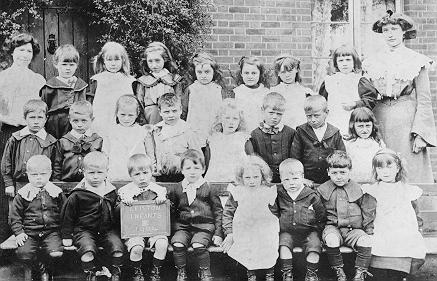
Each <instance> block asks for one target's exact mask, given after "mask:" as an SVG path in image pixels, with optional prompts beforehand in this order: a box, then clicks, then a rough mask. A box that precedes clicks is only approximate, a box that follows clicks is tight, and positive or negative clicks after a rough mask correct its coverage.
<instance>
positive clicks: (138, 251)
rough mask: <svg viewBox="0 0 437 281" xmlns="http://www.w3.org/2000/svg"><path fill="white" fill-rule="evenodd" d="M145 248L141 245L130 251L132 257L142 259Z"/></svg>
mask: <svg viewBox="0 0 437 281" xmlns="http://www.w3.org/2000/svg"><path fill="white" fill-rule="evenodd" d="M143 251H144V248H143V247H142V246H140V245H135V246H133V247H132V249H131V250H130V256H131V257H142V256H143Z"/></svg>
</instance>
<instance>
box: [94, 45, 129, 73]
mask: <svg viewBox="0 0 437 281" xmlns="http://www.w3.org/2000/svg"><path fill="white" fill-rule="evenodd" d="M106 55H112V56H115V57H116V58H121V60H122V65H121V69H120V72H121V73H123V74H125V75H130V61H129V55H128V53H127V51H126V49H125V48H124V47H123V45H121V44H120V43H117V42H112V41H110V42H106V43H105V45H103V47H102V50H101V51H100V52H99V54H98V55H97V56H96V57H95V58H94V63H93V67H94V72H95V73H100V72H103V71H106V67H105V57H106Z"/></svg>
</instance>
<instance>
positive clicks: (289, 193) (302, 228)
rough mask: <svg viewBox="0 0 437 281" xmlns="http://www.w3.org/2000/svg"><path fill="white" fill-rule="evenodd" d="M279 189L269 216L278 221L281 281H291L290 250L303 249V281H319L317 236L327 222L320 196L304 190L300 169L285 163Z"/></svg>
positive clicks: (294, 163)
mask: <svg viewBox="0 0 437 281" xmlns="http://www.w3.org/2000/svg"><path fill="white" fill-rule="evenodd" d="M279 173H280V175H281V182H282V185H278V197H276V202H275V205H273V207H272V208H271V210H272V212H273V213H274V214H275V215H277V216H278V217H279V226H280V231H279V261H280V266H281V271H282V280H283V281H292V280H293V271H292V269H293V260H292V259H293V248H294V247H295V246H300V247H303V250H304V253H305V257H306V263H307V272H306V275H305V281H318V280H319V278H318V276H317V271H318V265H319V259H320V254H321V252H322V242H321V241H320V234H321V232H322V230H323V227H324V225H325V222H326V210H325V206H323V203H322V200H321V199H320V196H319V194H318V193H317V192H316V191H315V190H313V189H311V188H310V187H307V186H305V184H304V180H305V179H304V177H303V175H304V170H303V165H302V163H301V162H300V161H299V160H296V159H291V158H289V159H285V160H284V161H282V163H281V164H280V165H279Z"/></svg>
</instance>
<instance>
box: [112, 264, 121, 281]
mask: <svg viewBox="0 0 437 281" xmlns="http://www.w3.org/2000/svg"><path fill="white" fill-rule="evenodd" d="M110 271H111V281H120V280H121V268H120V266H118V265H113V266H111V270H110Z"/></svg>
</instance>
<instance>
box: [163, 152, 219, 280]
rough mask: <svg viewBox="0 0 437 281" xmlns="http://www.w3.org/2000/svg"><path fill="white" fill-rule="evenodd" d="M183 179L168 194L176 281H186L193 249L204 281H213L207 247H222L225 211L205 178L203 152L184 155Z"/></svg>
mask: <svg viewBox="0 0 437 281" xmlns="http://www.w3.org/2000/svg"><path fill="white" fill-rule="evenodd" d="M181 169H182V174H183V175H184V177H185V178H184V179H183V181H182V182H180V183H179V184H178V185H176V186H174V187H172V188H171V189H170V190H169V193H168V197H169V199H170V201H171V206H172V210H171V213H172V218H171V221H172V233H173V237H172V238H171V244H172V246H173V256H174V263H175V266H176V268H177V271H178V273H177V274H178V275H177V278H176V280H177V281H186V280H188V279H187V273H186V265H187V249H188V247H190V246H191V247H193V249H194V256H195V258H196V260H197V262H198V266H199V279H200V280H201V281H211V280H213V278H212V276H211V270H210V267H211V266H210V256H209V252H208V246H209V245H210V244H211V243H213V244H214V245H217V246H218V245H220V244H221V243H222V241H223V240H222V215H223V207H222V204H221V201H220V197H219V196H218V193H217V192H216V191H215V190H213V189H212V188H211V186H210V185H209V184H208V183H207V182H206V181H205V179H204V178H203V177H202V174H203V173H204V172H205V159H204V157H203V154H202V152H200V151H197V150H194V149H188V150H187V151H186V152H184V153H183V154H182V155H181Z"/></svg>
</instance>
